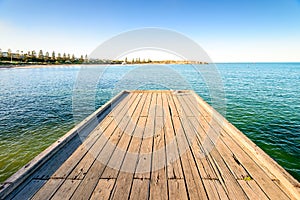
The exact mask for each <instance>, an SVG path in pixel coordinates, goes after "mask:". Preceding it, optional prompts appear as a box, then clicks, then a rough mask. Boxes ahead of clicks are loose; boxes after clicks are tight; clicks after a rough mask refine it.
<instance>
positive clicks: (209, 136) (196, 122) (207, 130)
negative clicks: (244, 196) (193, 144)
mask: <svg viewBox="0 0 300 200" xmlns="http://www.w3.org/2000/svg"><path fill="white" fill-rule="evenodd" d="M192 97H193V96H192V95H189V96H186V98H184V99H182V101H184V103H185V104H187V106H188V109H190V110H191V112H193V113H194V117H193V118H190V120H191V121H192V124H193V126H194V127H195V128H196V129H197V127H199V128H198V131H197V133H198V135H199V136H200V137H201V143H204V141H208V140H210V141H209V143H210V145H211V146H215V147H216V148H217V149H218V151H219V153H220V155H221V156H222V158H223V159H224V161H225V162H226V163H227V165H228V168H229V169H230V170H231V172H232V173H233V175H234V176H235V178H236V179H240V180H242V179H243V178H244V177H248V176H249V174H248V173H247V171H246V170H245V169H244V167H243V166H241V165H240V163H238V162H237V161H236V159H235V157H234V152H232V150H230V149H229V148H228V147H227V146H226V144H224V143H223V142H221V141H220V142H218V143H216V141H218V137H219V138H221V137H224V136H223V135H220V134H219V133H217V132H216V131H218V130H221V129H222V128H221V127H219V124H217V123H215V124H213V125H212V124H210V123H209V122H211V123H213V122H212V120H213V118H212V116H211V115H210V116H206V117H204V116H203V114H202V112H200V111H199V109H201V108H198V109H197V107H196V105H195V103H193V102H191V101H190V100H191V98H192ZM216 126H218V127H217V128H216Z"/></svg>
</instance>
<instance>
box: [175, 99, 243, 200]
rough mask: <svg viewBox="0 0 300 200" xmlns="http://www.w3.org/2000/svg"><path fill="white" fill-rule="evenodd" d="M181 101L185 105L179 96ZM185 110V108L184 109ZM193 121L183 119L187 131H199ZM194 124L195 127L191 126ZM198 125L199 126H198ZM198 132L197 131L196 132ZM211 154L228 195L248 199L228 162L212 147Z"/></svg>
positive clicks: (212, 161)
mask: <svg viewBox="0 0 300 200" xmlns="http://www.w3.org/2000/svg"><path fill="white" fill-rule="evenodd" d="M178 99H179V102H180V103H181V104H182V105H183V104H185V102H184V101H183V99H181V98H180V97H179V98H178ZM184 109H189V108H188V106H184ZM184 112H185V110H184ZM190 123H191V121H189V120H184V121H183V127H184V128H185V129H188V131H187V132H192V131H197V130H195V129H194V128H195V126H194V125H190ZM190 126H194V128H192V127H190ZM196 127H197V126H196ZM196 134H197V133H196ZM207 153H209V154H210V155H211V158H212V159H211V160H210V162H211V163H214V164H215V166H217V170H218V171H219V172H220V173H221V175H222V179H223V180H224V184H225V186H226V189H227V192H228V196H229V197H230V198H234V197H237V196H238V197H239V198H240V199H247V196H246V194H245V193H244V191H243V190H242V188H241V187H240V185H239V184H238V182H237V180H236V179H235V177H234V175H233V174H232V172H231V171H230V169H229V168H228V167H227V163H226V162H225V161H224V160H223V158H222V156H221V155H220V153H219V152H218V151H217V150H216V149H212V150H211V151H210V152H207Z"/></svg>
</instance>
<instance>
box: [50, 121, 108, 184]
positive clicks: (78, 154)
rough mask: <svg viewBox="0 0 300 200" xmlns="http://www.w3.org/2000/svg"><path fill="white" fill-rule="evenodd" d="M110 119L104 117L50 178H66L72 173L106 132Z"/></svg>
mask: <svg viewBox="0 0 300 200" xmlns="http://www.w3.org/2000/svg"><path fill="white" fill-rule="evenodd" d="M112 120H113V118H112V117H106V118H105V119H104V120H103V122H101V123H100V124H99V126H98V127H97V128H96V129H95V130H94V131H93V132H92V133H91V134H92V135H91V136H90V137H88V138H87V140H86V141H85V142H84V143H83V144H82V145H80V146H79V147H78V148H77V149H76V151H75V152H74V153H73V154H72V155H71V156H70V157H69V158H68V159H67V160H66V161H65V162H64V164H63V165H61V167H60V168H58V170H56V172H55V173H54V174H53V175H52V176H51V177H52V178H55V179H58V178H67V177H68V176H69V174H70V173H71V172H72V171H73V169H74V168H75V167H76V165H77V164H78V163H79V162H80V161H81V159H82V158H83V157H84V156H85V155H86V153H87V152H88V151H89V150H90V148H91V147H92V146H93V145H94V144H95V142H96V141H97V139H99V137H100V136H101V135H102V133H103V132H104V131H105V130H106V128H107V127H108V125H109V124H110V123H111V122H112Z"/></svg>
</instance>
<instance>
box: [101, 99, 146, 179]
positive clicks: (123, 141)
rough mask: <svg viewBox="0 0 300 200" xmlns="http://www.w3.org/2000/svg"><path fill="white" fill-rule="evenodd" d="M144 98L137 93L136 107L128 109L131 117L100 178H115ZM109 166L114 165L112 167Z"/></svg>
mask: <svg viewBox="0 0 300 200" xmlns="http://www.w3.org/2000/svg"><path fill="white" fill-rule="evenodd" d="M145 100H146V99H145V98H143V94H139V101H137V104H136V108H135V109H131V110H130V111H129V114H130V115H129V116H131V117H129V119H128V125H127V126H126V127H125V129H123V131H124V134H122V137H121V138H120V141H119V143H118V145H117V147H116V150H115V151H114V153H113V155H112V157H111V159H110V161H109V163H108V167H106V169H105V170H104V172H103V174H102V176H101V178H117V176H118V174H119V169H120V168H121V165H122V163H123V161H124V157H125V154H126V151H127V149H128V147H129V144H130V142H131V139H132V134H133V132H134V130H135V127H136V125H137V120H138V116H139V115H140V113H141V110H142V108H143V105H144V102H145ZM110 166H114V168H111V167H110Z"/></svg>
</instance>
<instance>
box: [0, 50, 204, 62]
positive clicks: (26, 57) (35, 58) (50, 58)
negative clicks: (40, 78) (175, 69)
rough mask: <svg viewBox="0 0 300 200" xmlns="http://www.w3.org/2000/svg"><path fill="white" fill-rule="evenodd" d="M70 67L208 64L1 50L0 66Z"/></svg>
mask: <svg viewBox="0 0 300 200" xmlns="http://www.w3.org/2000/svg"><path fill="white" fill-rule="evenodd" d="M64 64H66V65H69V64H207V63H205V62H200V61H187V60H155V61H152V60H151V59H140V58H135V59H134V58H133V59H131V60H128V59H127V58H125V59H124V60H110V59H93V58H88V56H87V55H85V56H83V55H81V56H80V57H75V55H74V54H72V55H71V54H67V53H63V54H61V53H56V52H55V51H52V52H51V53H49V52H45V53H44V52H43V50H39V52H38V53H37V52H36V51H35V50H32V51H27V52H24V51H19V50H17V51H16V52H12V50H11V49H8V50H7V51H2V50H1V48H0V65H2V66H14V65H64Z"/></svg>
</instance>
